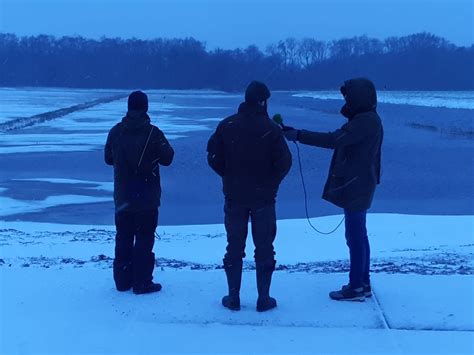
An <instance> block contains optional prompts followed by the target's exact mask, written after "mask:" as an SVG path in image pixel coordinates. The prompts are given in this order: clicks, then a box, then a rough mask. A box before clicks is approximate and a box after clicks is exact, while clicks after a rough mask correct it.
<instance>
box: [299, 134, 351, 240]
mask: <svg viewBox="0 0 474 355" xmlns="http://www.w3.org/2000/svg"><path fill="white" fill-rule="evenodd" d="M293 143H295V146H296V153H297V156H298V167H299V171H300V176H301V185H302V186H303V193H304V209H305V212H306V220H307V221H308V224H309V225H310V227H311V228H313V230H315V231H316V232H317V233H319V234H323V235H330V234H333V233H334V232H335V231H337V230H338V229H339V227H340V226H341V225H342V222H344V220H345V219H346V217H345V216H344V217H342V219H341V221H340V222H339V224H338V225H337V226H336V228H334V229H333V230H332V231H330V232H322V231H320V230H318V229H317V228H316V227H315V226H314V225H313V223H311V219H310V218H309V212H308V194H307V192H306V184H305V182H304V176H303V168H302V165H301V156H300V147H299V145H298V143H297V142H296V141H294V142H293Z"/></svg>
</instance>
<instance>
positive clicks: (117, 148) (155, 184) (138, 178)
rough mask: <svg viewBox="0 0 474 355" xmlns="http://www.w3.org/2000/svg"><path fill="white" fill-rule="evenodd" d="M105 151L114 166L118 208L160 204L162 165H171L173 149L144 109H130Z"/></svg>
mask: <svg viewBox="0 0 474 355" xmlns="http://www.w3.org/2000/svg"><path fill="white" fill-rule="evenodd" d="M147 142H148V143H147ZM145 146H146V148H145ZM104 154H105V162H106V164H108V165H113V167H114V202H115V209H116V211H117V212H119V211H133V212H136V211H143V210H151V209H155V208H158V207H159V206H160V198H161V186H160V170H159V166H160V165H164V166H168V165H170V164H171V162H172V161H173V157H174V151H173V148H172V147H171V146H170V144H169V142H168V140H167V139H166V137H165V135H164V134H163V132H162V131H161V130H160V129H159V128H158V127H156V126H153V125H152V124H151V123H150V117H149V116H148V115H147V114H146V113H145V112H143V111H129V112H128V113H127V115H126V116H125V117H124V118H123V119H122V121H121V122H120V123H118V124H116V125H115V126H114V127H113V128H112V129H111V130H110V132H109V135H108V137H107V143H106V144H105V150H104Z"/></svg>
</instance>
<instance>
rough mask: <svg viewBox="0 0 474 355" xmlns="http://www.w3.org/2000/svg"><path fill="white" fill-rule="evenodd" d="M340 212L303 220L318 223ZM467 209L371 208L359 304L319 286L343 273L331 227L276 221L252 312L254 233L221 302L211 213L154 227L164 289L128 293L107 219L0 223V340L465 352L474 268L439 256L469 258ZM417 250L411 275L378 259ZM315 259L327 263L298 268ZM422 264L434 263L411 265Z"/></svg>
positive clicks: (220, 242) (124, 347)
mask: <svg viewBox="0 0 474 355" xmlns="http://www.w3.org/2000/svg"><path fill="white" fill-rule="evenodd" d="M61 182H63V183H75V181H61ZM339 218H340V216H330V217H322V218H317V219H314V220H313V223H315V224H316V225H318V226H320V228H324V229H329V228H330V227H331V226H332V225H334V223H335V222H337V221H338V220H339ZM473 221H474V217H473V216H408V215H391V214H372V215H369V222H368V223H369V231H370V238H371V241H372V246H373V247H372V250H373V255H374V260H373V268H372V269H373V277H372V284H373V289H374V294H375V296H374V297H372V298H370V299H367V301H366V302H364V303H359V302H357V303H350V302H347V303H344V302H334V301H331V300H330V299H329V298H328V296H327V293H328V292H329V291H330V290H333V289H337V288H339V287H340V286H341V285H342V284H344V283H346V281H347V275H346V273H345V271H346V269H344V267H345V266H344V265H346V264H347V248H346V247H345V245H344V238H343V235H342V231H338V232H337V233H336V234H335V235H334V236H331V237H321V236H318V235H315V234H313V232H311V230H310V229H309V228H308V226H307V224H306V221H305V220H283V221H279V222H278V231H279V232H278V236H277V240H276V250H277V260H278V264H277V271H276V272H275V274H274V278H273V283H272V294H273V295H274V296H275V297H276V298H277V300H278V308H277V309H276V310H273V311H271V312H267V313H263V314H260V313H257V312H255V301H256V288H255V273H254V269H253V263H252V262H251V259H252V258H251V255H252V250H251V249H252V246H251V245H248V248H247V252H248V257H247V260H246V264H245V271H244V275H243V283H242V293H241V301H242V310H241V311H240V312H230V311H228V310H226V309H224V308H223V307H222V306H221V305H220V298H221V296H222V295H224V294H225V293H226V282H225V275H224V272H223V270H222V269H221V266H220V265H221V260H222V254H223V253H224V248H225V233H224V228H223V226H222V225H202V226H160V227H159V229H158V232H159V234H160V240H157V241H156V243H155V253H156V254H157V257H158V267H157V268H156V269H155V273H154V275H155V279H156V280H157V281H159V282H161V283H162V284H163V285H164V289H163V290H162V292H160V293H159V294H155V295H145V296H135V295H133V294H132V293H130V292H126V293H119V292H117V291H115V289H114V287H113V281H112V271H111V265H112V257H113V247H114V226H105V227H101V228H100V229H98V228H97V227H95V226H91V225H90V226H87V225H77V226H76V225H64V224H51V223H50V224H46V223H45V224H43V223H33V222H2V229H1V230H0V244H1V245H2V248H1V249H0V282H1V283H2V284H3V285H8V287H2V294H1V311H2V320H4V322H2V325H1V327H2V329H1V332H0V334H2V336H3V337H2V338H0V340H1V342H0V353H3V352H4V353H8V354H20V353H31V352H39V353H41V352H44V353H54V352H57V353H69V352H79V353H80V352H102V353H113V352H122V353H134V354H140V353H156V352H165V353H166V352H207V353H226V352H233V353H249V352H256V353H268V352H276V353H295V352H296V353H305V352H306V353H311V352H324V351H329V352H336V353H367V352H375V353H420V352H423V353H444V354H452V353H466V354H467V353H472V351H473V350H474V348H473V344H474V342H473V340H474V317H473V312H474V297H473V296H474V294H473V293H474V291H473V282H474V277H473V274H472V268H471V271H470V272H467V273H463V272H462V270H461V271H460V269H459V266H461V265H455V267H452V268H443V267H439V266H440V265H441V264H443V262H445V263H446V264H448V265H449V264H452V260H451V259H450V258H453V254H456V255H457V257H459V256H464V257H465V258H466V260H467V263H466V264H465V265H464V266H465V267H468V266H469V265H471V267H472V263H473V254H474V253H473V245H474V243H473V242H474V240H473V238H474V234H473V233H472V225H473ZM426 225H432V228H430V229H429V230H426V228H425V229H423V226H425V227H426ZM448 230H449V231H450V232H451V234H450V238H446V237H445V236H446V232H447V231H448ZM248 244H251V243H250V242H249V243H248ZM440 255H441V256H442V257H440ZM416 258H421V261H420V262H419V268H418V269H416V268H415V269H414V270H413V271H411V272H409V273H408V274H405V273H403V272H402V273H400V270H395V269H392V270H391V271H389V272H386V271H384V270H383V269H380V268H378V267H377V266H376V264H377V263H384V262H387V260H392V261H393V260H398V261H399V262H400V265H399V266H400V267H401V268H403V264H404V263H412V261H413V260H415V259H416ZM443 258H444V259H446V260H444V259H443ZM318 262H322V263H327V264H326V269H324V270H322V269H318V268H315V269H311V267H309V269H308V265H311V263H316V264H317V263H318ZM394 265H395V266H396V265H397V264H396V263H394ZM430 265H431V266H430ZM434 266H436V267H434ZM430 268H431V270H432V271H433V273H432V275H427V274H426V273H424V272H420V270H425V271H426V270H430ZM32 290H33V291H34V292H31V291H32ZM3 324H6V325H7V326H3ZM134 334H135V335H136V336H135V337H134V336H132V335H134ZM183 339H185V340H186V341H183ZM236 339H239V340H236ZM241 339H245V341H242V340H241ZM342 339H344V341H341V340H342ZM71 344H74V345H71ZM71 346H73V347H72V348H71Z"/></svg>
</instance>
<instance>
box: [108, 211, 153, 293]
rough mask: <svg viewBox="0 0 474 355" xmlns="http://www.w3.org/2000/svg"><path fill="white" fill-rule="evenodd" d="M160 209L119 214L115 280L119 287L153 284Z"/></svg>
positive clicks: (117, 218) (116, 221) (117, 219)
mask: <svg viewBox="0 0 474 355" xmlns="http://www.w3.org/2000/svg"><path fill="white" fill-rule="evenodd" d="M157 224H158V209H155V210H149V211H140V212H129V211H121V212H117V213H116V214H115V226H116V228H117V234H116V236H115V260H114V280H115V284H116V286H117V288H122V289H123V288H130V287H131V286H133V287H140V286H143V285H147V284H149V283H151V281H152V280H153V269H154V267H155V254H154V253H153V245H154V243H155V230H156V227H157Z"/></svg>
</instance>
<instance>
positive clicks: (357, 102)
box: [341, 78, 377, 119]
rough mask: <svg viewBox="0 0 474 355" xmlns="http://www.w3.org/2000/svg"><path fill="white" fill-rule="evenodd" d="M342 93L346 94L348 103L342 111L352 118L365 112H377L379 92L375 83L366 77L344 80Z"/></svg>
mask: <svg viewBox="0 0 474 355" xmlns="http://www.w3.org/2000/svg"><path fill="white" fill-rule="evenodd" d="M341 93H342V94H343V95H344V94H345V96H344V98H345V100H346V104H345V105H344V106H343V107H342V109H341V113H342V114H343V115H344V116H345V117H347V118H349V119H351V118H353V117H354V116H355V115H357V114H359V113H363V112H370V111H372V112H375V111H376V109H377V92H376V90H375V85H374V84H373V83H372V81H370V80H369V79H366V78H356V79H350V80H347V81H345V82H344V86H343V87H341Z"/></svg>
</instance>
